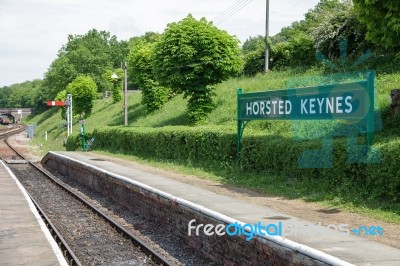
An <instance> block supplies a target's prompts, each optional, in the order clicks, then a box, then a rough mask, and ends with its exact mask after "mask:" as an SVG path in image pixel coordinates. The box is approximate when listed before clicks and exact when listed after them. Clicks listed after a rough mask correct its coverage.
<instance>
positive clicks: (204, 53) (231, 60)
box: [153, 15, 242, 123]
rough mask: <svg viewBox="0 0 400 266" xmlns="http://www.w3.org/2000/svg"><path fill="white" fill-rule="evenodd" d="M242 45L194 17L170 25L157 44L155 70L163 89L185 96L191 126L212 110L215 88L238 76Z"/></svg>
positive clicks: (209, 23) (154, 61) (211, 25)
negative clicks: (164, 87) (233, 76)
mask: <svg viewBox="0 0 400 266" xmlns="http://www.w3.org/2000/svg"><path fill="white" fill-rule="evenodd" d="M238 43H239V41H238V40H237V39H236V38H235V37H232V36H230V35H229V34H228V33H227V32H226V31H222V30H220V29H218V28H217V27H215V26H214V25H213V24H212V23H211V22H207V21H206V19H204V18H202V19H200V20H196V19H194V18H193V17H192V16H191V15H189V16H187V17H186V18H184V19H183V20H181V21H179V22H174V23H170V24H168V26H167V28H166V30H165V32H164V33H163V35H162V36H161V38H160V41H159V42H157V44H156V46H155V51H154V55H153V66H154V70H155V74H156V77H157V79H158V81H159V82H160V84H161V85H163V86H166V87H170V88H172V89H173V90H175V91H176V92H183V93H184V95H185V97H190V99H189V101H188V115H189V117H190V119H191V122H193V123H196V122H199V121H201V120H203V119H204V118H205V117H206V115H207V114H208V113H209V112H210V111H211V110H212V107H213V105H212V97H211V96H212V91H213V85H215V84H218V83H220V82H221V81H223V80H226V79H228V78H229V77H231V76H232V75H235V74H237V73H238V72H239V71H240V70H241V67H242V61H241V58H240V49H239V46H238Z"/></svg>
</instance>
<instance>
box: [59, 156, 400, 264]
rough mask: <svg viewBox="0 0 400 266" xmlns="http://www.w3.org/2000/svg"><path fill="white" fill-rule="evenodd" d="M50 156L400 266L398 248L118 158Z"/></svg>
mask: <svg viewBox="0 0 400 266" xmlns="http://www.w3.org/2000/svg"><path fill="white" fill-rule="evenodd" d="M53 153H55V154H60V155H62V156H63V157H65V158H66V159H72V160H75V161H79V162H83V163H85V164H87V165H91V166H94V167H97V168H100V169H103V170H106V171H108V172H111V173H115V174H118V175H121V176H124V177H127V178H129V179H132V180H135V181H137V182H140V183H142V184H145V185H148V186H151V187H153V188H156V189H158V190H161V191H164V192H167V193H169V194H172V195H174V196H176V197H179V198H182V199H185V200H188V201H191V202H193V203H195V204H198V205H201V206H203V207H206V208H208V209H211V210H213V211H216V212H218V213H221V214H224V215H226V216H229V217H232V218H234V219H237V220H238V221H242V222H245V223H250V224H254V223H257V222H261V223H262V224H263V225H264V224H269V223H274V224H276V223H277V222H278V221H277V220H276V219H267V218H266V217H267V216H268V217H274V216H275V217H284V218H285V220H283V221H281V222H282V223H283V224H284V225H285V226H286V225H287V223H290V226H295V227H297V228H299V230H297V234H296V235H292V236H287V239H290V240H292V241H295V242H297V243H300V244H303V245H306V246H308V247H311V248H314V249H316V250H319V251H322V252H325V253H327V254H329V255H331V256H334V257H337V258H339V259H341V260H343V261H346V262H349V263H352V264H355V265H400V249H397V248H394V247H391V246H387V245H383V244H380V243H378V242H375V241H371V240H369V239H366V238H362V237H358V236H355V235H352V234H343V233H338V232H336V231H333V230H329V229H327V228H326V227H321V226H318V225H315V224H314V223H312V222H310V221H306V220H303V219H300V218H297V217H294V216H290V215H287V214H285V213H281V212H279V210H274V209H271V208H268V207H265V206H261V205H255V204H251V203H248V202H245V201H242V200H240V199H236V198H233V197H229V196H225V195H219V194H216V193H214V192H212V191H208V190H206V189H204V188H199V187H196V186H194V185H190V184H186V183H183V182H179V181H177V180H173V179H171V178H168V177H166V176H162V175H158V174H154V173H149V172H144V171H142V170H139V169H137V168H135V167H134V164H129V161H126V162H125V161H124V163H120V162H121V161H122V160H120V159H118V160H115V159H114V158H110V157H107V156H104V155H97V154H95V153H91V152H88V153H83V152H53ZM119 161H120V162H119ZM399 230H400V228H399ZM310 232H312V233H310ZM315 232H317V233H315Z"/></svg>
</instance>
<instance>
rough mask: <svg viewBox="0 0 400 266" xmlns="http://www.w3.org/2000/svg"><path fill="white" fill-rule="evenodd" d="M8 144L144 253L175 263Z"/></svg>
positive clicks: (166, 265)
mask: <svg viewBox="0 0 400 266" xmlns="http://www.w3.org/2000/svg"><path fill="white" fill-rule="evenodd" d="M5 142H6V144H7V145H8V146H9V147H10V148H11V149H12V150H14V152H16V153H17V154H18V155H19V156H21V157H22V158H23V159H24V160H26V161H27V162H28V163H29V164H30V165H31V166H33V167H34V168H35V169H37V170H38V171H40V172H41V173H42V174H44V175H45V176H46V177H48V178H49V179H50V180H52V181H53V182H54V183H56V184H57V185H58V186H60V187H61V188H62V189H64V190H65V191H66V192H68V193H69V194H71V195H72V196H74V197H75V198H76V199H77V200H79V201H80V202H82V203H83V204H84V205H86V206H87V207H89V208H90V209H91V210H92V211H93V212H94V213H96V214H97V215H99V216H100V217H102V218H103V219H105V220H106V221H107V222H108V223H109V224H110V225H111V226H112V227H114V228H115V229H116V230H117V231H118V232H119V233H121V234H123V235H124V236H125V237H126V238H127V239H129V240H131V241H132V243H133V244H135V245H136V246H138V247H139V248H140V249H142V251H143V252H144V253H146V254H147V255H148V256H149V257H150V258H151V259H153V260H154V261H155V262H157V263H159V264H160V265H165V266H171V265H173V263H172V262H171V261H169V260H168V259H166V258H164V257H163V256H162V255H161V254H159V253H158V252H157V251H155V250H153V249H152V248H151V247H149V246H148V245H147V244H146V243H144V242H143V241H142V240H140V239H138V238H137V237H136V236H134V235H133V234H131V233H130V232H128V231H127V230H126V229H125V228H123V227H122V226H121V225H119V224H118V223H117V222H115V221H114V220H113V219H112V218H111V217H109V216H108V215H106V214H105V213H103V212H102V211H101V210H99V209H98V208H96V207H95V206H93V205H92V204H90V203H89V202H88V201H87V200H85V199H84V198H82V197H81V196H79V195H77V194H76V193H75V192H74V191H72V190H71V189H69V188H68V187H66V186H64V185H63V184H61V183H60V182H59V181H57V180H56V179H55V178H54V177H52V176H51V175H50V174H48V173H47V172H45V171H43V170H42V169H41V168H39V167H38V166H36V165H35V164H34V163H32V162H30V161H29V160H27V159H26V158H25V156H24V155H23V154H21V153H20V152H18V151H17V150H15V149H14V148H13V147H11V145H10V144H9V143H8V142H7V139H6V141H5Z"/></svg>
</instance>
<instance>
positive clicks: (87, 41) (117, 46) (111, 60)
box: [45, 29, 129, 98]
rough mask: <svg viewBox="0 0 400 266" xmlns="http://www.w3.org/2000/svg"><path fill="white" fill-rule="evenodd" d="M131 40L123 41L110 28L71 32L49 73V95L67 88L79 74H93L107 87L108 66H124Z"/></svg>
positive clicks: (101, 87) (46, 76) (47, 77)
mask: <svg viewBox="0 0 400 266" xmlns="http://www.w3.org/2000/svg"><path fill="white" fill-rule="evenodd" d="M128 51H129V49H128V43H127V42H125V41H121V42H119V41H118V40H117V39H116V37H115V36H111V35H110V33H109V32H106V31H97V30H96V29H92V30H90V31H89V32H87V33H86V34H85V35H69V36H68V42H67V44H66V45H64V46H63V47H62V48H61V49H60V51H59V53H58V57H57V58H56V59H55V61H54V62H53V63H52V64H51V66H50V68H49V70H48V71H47V73H46V74H45V85H46V87H47V91H46V94H47V95H48V97H49V98H54V97H55V95H56V94H57V93H58V92H59V91H61V90H63V89H65V88H66V86H67V85H68V84H69V83H70V82H71V81H72V80H74V79H75V78H76V77H77V76H78V75H87V76H91V77H92V79H93V80H94V81H95V82H96V84H97V87H98V89H99V90H100V91H102V90H104V89H105V88H106V87H107V85H108V84H107V81H106V80H104V79H103V76H102V75H103V74H104V72H105V70H106V69H113V68H116V67H118V66H120V64H121V62H122V61H124V59H125V58H126V56H127V54H128Z"/></svg>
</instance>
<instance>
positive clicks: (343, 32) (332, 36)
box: [312, 1, 372, 59]
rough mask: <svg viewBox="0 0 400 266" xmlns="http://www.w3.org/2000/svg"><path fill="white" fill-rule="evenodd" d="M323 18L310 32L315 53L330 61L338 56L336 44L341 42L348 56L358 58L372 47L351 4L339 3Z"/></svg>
mask: <svg viewBox="0 0 400 266" xmlns="http://www.w3.org/2000/svg"><path fill="white" fill-rule="evenodd" d="M324 17H325V20H324V21H321V22H320V23H319V25H318V26H315V27H314V28H313V31H312V36H313V38H314V47H315V48H316V49H317V51H319V52H321V53H322V54H324V55H326V56H328V57H329V58H331V59H333V58H337V57H339V55H340V52H339V45H338V44H339V42H340V41H341V40H346V41H347V44H348V47H347V50H348V51H347V54H348V55H355V56H359V55H360V53H362V52H364V51H365V50H367V49H368V48H370V47H372V46H371V44H370V43H369V42H367V41H366V40H365V34H366V27H365V26H364V25H362V24H361V23H360V22H359V20H358V19H357V17H356V15H355V12H354V8H353V5H352V3H351V2H349V1H345V2H343V3H340V5H339V6H337V7H336V9H335V11H334V12H331V11H326V12H325V15H324Z"/></svg>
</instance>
